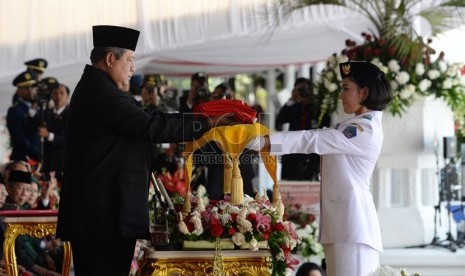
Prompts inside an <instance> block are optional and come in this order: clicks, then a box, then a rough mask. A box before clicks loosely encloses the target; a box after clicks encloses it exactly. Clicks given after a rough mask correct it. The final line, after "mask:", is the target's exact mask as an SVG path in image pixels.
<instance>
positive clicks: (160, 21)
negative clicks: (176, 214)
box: [0, 0, 369, 112]
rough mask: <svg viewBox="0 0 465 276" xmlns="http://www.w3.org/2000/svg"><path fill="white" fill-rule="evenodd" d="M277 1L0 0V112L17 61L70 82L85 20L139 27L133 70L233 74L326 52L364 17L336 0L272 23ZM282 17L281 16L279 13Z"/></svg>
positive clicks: (85, 58)
mask: <svg viewBox="0 0 465 276" xmlns="http://www.w3.org/2000/svg"><path fill="white" fill-rule="evenodd" d="M275 2H276V0H253V1H250V0H195V1H192V0H170V1H166V0H132V1H128V0H79V1H75V0H15V1H7V0H0V13H1V16H0V22H1V24H0V30H1V31H0V58H1V60H2V62H0V112H1V110H3V111H6V108H8V106H9V105H10V103H11V95H12V94H13V92H14V87H13V86H12V85H11V81H12V79H13V78H14V77H15V76H16V75H17V74H19V73H20V72H22V71H23V70H24V69H25V66H24V64H23V63H24V61H26V60H29V59H32V58H36V57H43V58H46V59H47V60H48V62H49V68H48V69H47V70H46V72H45V74H44V75H45V76H54V77H56V78H58V79H59V81H61V82H63V83H66V84H68V85H69V86H70V87H71V88H74V85H75V84H76V82H77V80H78V79H79V77H80V75H81V73H82V69H83V67H84V65H85V64H86V63H89V54H90V51H91V49H92V32H91V26H92V25H98V24H109V25H122V26H127V27H132V28H135V29H139V30H141V35H140V39H139V44H138V46H137V49H136V67H137V71H138V73H147V72H151V73H163V74H167V75H172V76H180V75H182V76H188V75H190V74H191V73H192V72H194V71H205V72H207V73H209V74H211V75H214V74H221V75H224V74H233V73H240V72H251V71H258V70H266V69H268V68H276V67H280V66H284V65H287V64H299V63H312V62H316V61H321V60H324V59H326V58H327V57H328V56H329V55H331V54H332V53H333V52H336V51H339V50H340V49H341V48H342V47H343V46H344V40H345V39H347V38H351V39H360V32H362V31H366V30H368V28H369V24H368V21H367V20H366V19H364V18H363V17H361V16H360V15H358V14H356V13H354V12H353V11H351V10H348V9H346V8H342V7H335V6H329V7H323V6H316V7H312V8H307V9H305V10H303V11H301V12H296V13H294V14H293V16H292V17H291V18H290V19H289V20H287V21H286V22H281V23H280V25H279V27H278V28H276V29H274V28H273V26H275V23H276V18H277V17H274V16H271V14H272V11H273V7H274V5H275ZM280 19H281V18H280Z"/></svg>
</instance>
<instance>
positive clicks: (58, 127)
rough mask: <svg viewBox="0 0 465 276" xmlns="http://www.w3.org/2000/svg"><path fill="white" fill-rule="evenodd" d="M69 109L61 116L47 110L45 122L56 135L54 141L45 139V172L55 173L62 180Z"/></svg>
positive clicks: (51, 110)
mask: <svg viewBox="0 0 465 276" xmlns="http://www.w3.org/2000/svg"><path fill="white" fill-rule="evenodd" d="M68 113H69V108H68V107H66V108H65V109H64V110H63V111H62V112H61V113H60V114H59V115H57V114H55V113H54V111H53V109H47V110H46V111H45V114H44V121H45V124H46V127H47V129H48V131H49V132H52V133H53V134H54V138H53V141H52V142H50V141H48V139H44V156H43V171H44V172H46V173H48V172H50V171H55V172H56V175H57V177H58V178H59V179H60V180H61V174H62V173H63V169H64V164H65V148H66V126H67V123H68Z"/></svg>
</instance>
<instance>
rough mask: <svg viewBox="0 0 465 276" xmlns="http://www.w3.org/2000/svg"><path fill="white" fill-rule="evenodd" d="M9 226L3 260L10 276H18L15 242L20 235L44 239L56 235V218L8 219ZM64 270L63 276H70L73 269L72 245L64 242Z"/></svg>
mask: <svg viewBox="0 0 465 276" xmlns="http://www.w3.org/2000/svg"><path fill="white" fill-rule="evenodd" d="M4 221H5V223H6V224H7V228H6V232H5V240H4V242H3V258H4V260H5V267H6V272H7V275H8V276H18V265H17V264H16V253H15V240H16V238H17V237H18V236H19V235H30V236H32V237H35V238H43V237H45V236H47V235H55V234H56V217H51V218H44V217H6V218H5V219H4ZM63 247H64V248H63V249H64V251H63V269H62V276H68V275H69V271H70V267H71V258H72V253H71V245H70V243H69V242H63Z"/></svg>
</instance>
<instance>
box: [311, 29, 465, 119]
mask: <svg viewBox="0 0 465 276" xmlns="http://www.w3.org/2000/svg"><path fill="white" fill-rule="evenodd" d="M362 36H363V38H364V41H363V43H362V44H361V45H358V44H357V43H356V42H355V41H352V40H346V48H345V49H343V50H342V53H341V55H336V54H334V55H333V56H331V57H330V58H329V59H328V61H327V63H326V67H325V68H324V70H323V71H322V72H321V74H320V78H319V80H318V81H317V83H316V90H317V98H318V104H319V105H320V106H321V108H322V111H324V112H328V113H330V114H331V113H333V112H335V111H336V109H337V104H338V99H339V91H340V73H339V67H338V64H339V63H340V62H346V61H348V60H359V61H369V62H372V63H373V64H375V65H377V66H378V67H379V68H380V69H381V70H382V71H383V72H384V73H385V75H386V78H387V80H388V81H389V83H390V84H391V88H392V90H393V92H394V98H393V100H392V102H391V103H390V105H389V106H388V111H389V112H390V113H391V114H393V115H397V116H401V115H402V114H403V113H404V112H405V111H406V110H407V108H408V107H409V106H410V105H411V104H412V102H414V101H415V100H417V99H419V98H421V97H423V96H429V95H433V96H435V97H436V98H442V99H444V100H445V102H446V103H447V104H449V105H450V106H451V108H452V110H453V111H454V112H455V113H456V115H458V114H457V113H459V114H462V113H463V112H464V110H465V76H463V75H462V72H461V65H458V64H450V63H447V62H446V61H444V53H443V52H441V53H440V54H439V56H438V57H437V58H436V59H435V60H432V55H433V54H434V53H435V51H434V50H433V49H432V48H431V47H430V44H431V42H432V41H431V40H427V42H426V43H424V42H423V41H422V40H421V38H418V39H417V40H415V41H413V40H412V39H411V38H409V37H408V36H403V39H405V40H408V41H409V42H410V44H411V45H414V46H415V47H413V48H412V49H410V55H408V56H407V55H405V53H403V52H402V50H401V48H400V47H401V46H400V45H399V46H397V44H394V43H389V42H388V41H387V40H386V39H383V38H379V37H376V36H374V35H370V34H367V33H362ZM324 112H322V114H324ZM462 115H463V114H462Z"/></svg>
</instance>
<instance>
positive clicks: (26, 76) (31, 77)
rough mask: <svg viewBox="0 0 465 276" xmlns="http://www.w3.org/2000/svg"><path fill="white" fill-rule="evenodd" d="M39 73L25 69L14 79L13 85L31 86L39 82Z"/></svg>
mask: <svg viewBox="0 0 465 276" xmlns="http://www.w3.org/2000/svg"><path fill="white" fill-rule="evenodd" d="M36 79H37V74H36V73H34V72H33V71H25V72H22V73H21V74H19V75H17V76H16V78H15V79H14V80H13V85H14V86H16V87H29V86H33V85H35V84H36V83H37V81H36Z"/></svg>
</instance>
